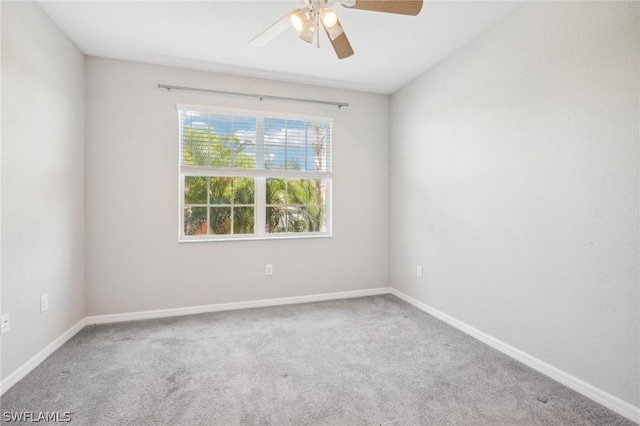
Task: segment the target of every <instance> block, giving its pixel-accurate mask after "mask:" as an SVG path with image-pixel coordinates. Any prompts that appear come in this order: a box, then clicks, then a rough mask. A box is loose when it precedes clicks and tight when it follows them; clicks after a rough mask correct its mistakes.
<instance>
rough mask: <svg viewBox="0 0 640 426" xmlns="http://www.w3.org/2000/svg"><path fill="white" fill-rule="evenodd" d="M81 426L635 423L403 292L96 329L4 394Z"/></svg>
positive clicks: (7, 405) (11, 404)
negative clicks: (64, 414) (408, 298)
mask: <svg viewBox="0 0 640 426" xmlns="http://www.w3.org/2000/svg"><path fill="white" fill-rule="evenodd" d="M2 411H3V412H7V411H14V412H15V411H33V412H36V413H37V412H41V411H42V412H44V411H49V412H51V411H60V412H64V411H69V412H71V413H72V414H71V419H72V422H71V424H72V425H225V426H226V425H237V424H260V425H309V424H313V425H316V424H318V425H488V424H491V425H496V424H498V425H539V424H543V425H561V424H563V425H632V424H633V423H631V422H629V421H627V420H625V419H624V418H622V417H620V416H618V415H616V414H615V413H613V412H612V411H610V410H608V409H606V408H604V407H602V406H600V405H598V404H596V403H595V402H593V401H591V400H589V399H587V398H585V397H583V396H581V395H579V394H577V393H576V392H573V391H572V390H569V389H568V388H566V387H564V386H562V385H560V384H558V383H556V382H554V381H553V380H551V379H549V378H547V377H545V376H542V375H541V374H538V373H537V372H535V371H533V370H531V369H530V368H528V367H526V366H525V365H523V364H521V363H519V362H517V361H514V360H512V359H511V358H509V357H507V356H506V355H503V354H501V353H499V352H497V351H496V350H494V349H492V348H490V347H488V346H486V345H484V344H483V343H480V342H478V341H477V340H475V339H473V338H471V337H469V336H467V335H465V334H463V333H462V332H460V331H458V330H456V329H454V328H452V327H450V326H448V325H447V324H445V323H443V322H441V321H439V320H437V319H435V318H433V317H432V316H429V315H427V314H425V313H424V312H422V311H419V310H418V309H416V308H414V307H412V306H410V305H408V304H406V303H404V302H403V301H401V300H399V299H397V298H396V297H394V296H390V295H385V296H375V297H365V298H359V299H349V300H338V301H330V302H320V303H308V304H303V305H288V306H281V307H272V308H261V309H247V310H239V311H228V312H219V313H211V314H201V315H192V316H184V317H175V318H168V319H156V320H146V321H136V322H129V323H119V324H110V325H100V326H89V327H86V328H85V329H84V330H82V331H81V332H80V333H78V334H77V335H76V336H75V337H74V338H73V339H71V340H70V341H69V342H67V343H66V344H65V345H64V346H63V347H62V348H60V349H59V350H58V351H57V352H55V353H54V354H53V355H51V356H50V357H49V358H48V359H47V360H46V361H45V362H43V363H42V364H41V365H40V366H39V367H38V368H37V369H35V370H34V371H33V372H32V373H31V374H29V375H28V376H27V377H25V378H24V379H23V380H22V381H21V382H20V383H18V384H16V385H15V386H14V387H13V388H12V389H10V390H9V391H8V392H7V393H6V394H5V395H4V397H3V398H2Z"/></svg>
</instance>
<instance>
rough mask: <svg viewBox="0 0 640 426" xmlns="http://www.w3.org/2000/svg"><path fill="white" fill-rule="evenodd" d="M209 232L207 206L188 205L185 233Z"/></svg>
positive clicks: (198, 233) (203, 233)
mask: <svg viewBox="0 0 640 426" xmlns="http://www.w3.org/2000/svg"><path fill="white" fill-rule="evenodd" d="M206 234H207V208H206V207H187V208H186V209H184V235H206Z"/></svg>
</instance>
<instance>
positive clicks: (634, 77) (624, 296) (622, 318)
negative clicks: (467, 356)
mask: <svg viewBox="0 0 640 426" xmlns="http://www.w3.org/2000/svg"><path fill="white" fill-rule="evenodd" d="M638 8H639V4H638V3H623V2H610V3H608V4H607V3H595V2H594V3H591V2H575V3H572V2H567V3H537V4H529V5H526V6H524V7H523V8H521V9H519V10H518V11H516V12H515V13H514V14H513V15H511V16H510V17H509V18H507V19H506V20H505V21H503V22H501V23H499V24H498V25H497V26H495V27H494V28H492V29H491V30H489V31H488V32H486V33H485V34H483V35H482V36H480V37H479V38H477V39H476V40H475V41H474V42H472V43H471V44H469V45H467V46H466V47H464V48H463V49H461V50H460V51H458V52H457V53H455V54H454V55H452V56H451V57H449V58H448V59H447V60H445V61H444V62H443V63H441V64H439V65H438V66H436V67H435V68H433V69H431V70H430V71H428V72H426V73H425V74H423V75H422V76H420V77H419V78H417V79H416V80H415V81H413V82H412V83H410V84H409V85H407V86H406V87H404V88H403V89H402V90H400V91H399V92H398V93H396V94H394V96H393V98H392V119H391V128H392V131H391V158H392V160H391V176H392V178H391V185H392V190H391V194H392V195H391V206H392V213H391V235H392V246H391V253H392V256H391V259H392V260H391V265H392V266H391V283H392V285H393V286H394V287H396V288H397V289H399V290H400V291H402V292H404V293H406V294H408V295H410V296H412V297H414V298H416V299H418V300H420V301H422V302H424V303H426V304H428V305H430V306H432V307H434V308H436V309H439V310H441V311H443V312H445V313H447V314H449V315H451V316H453V317H455V318H457V319H459V320H461V321H463V322H465V323H467V324H469V325H471V326H473V327H475V328H477V329H479V330H481V331H484V332H485V333H488V334H489V335H491V336H493V337H495V338H497V339H499V340H502V341H503V342H506V343H508V344H510V345H512V346H514V347H516V348H518V349H520V350H523V351H525V352H526V353H528V354H531V355H533V356H534V357H537V358H539V359H541V360H542V361H545V362H547V363H549V364H551V365H553V366H555V367H557V368H560V369H562V370H564V371H566V372H568V373H570V374H572V375H574V376H576V377H578V378H580V379H582V380H584V381H586V382H588V383H590V384H592V385H595V386H597V387H599V388H601V389H603V390H605V391H607V392H609V393H611V394H613V395H615V396H618V397H619V398H621V399H623V400H625V401H628V402H630V403H632V404H634V405H635V406H638V405H640V395H639V393H638V392H639V381H638V374H639V363H640V352H639V350H638V346H639V337H640V333H639V328H638V325H639V318H638V315H639V314H638V313H639V310H640V309H639V292H638V290H639V282H640V279H639V275H638V274H639V265H638V252H639V246H638V241H639V239H638V223H639V217H638V208H639V203H638V190H639V186H638V183H639V176H638V154H639V143H638V135H639V128H638V117H639V113H640V110H639V102H638V87H639V83H640V81H639V77H640V69H639V59H640V58H639V50H640V40H639V28H638V22H639V20H638ZM416 265H422V266H423V267H424V278H422V279H420V278H417V277H416Z"/></svg>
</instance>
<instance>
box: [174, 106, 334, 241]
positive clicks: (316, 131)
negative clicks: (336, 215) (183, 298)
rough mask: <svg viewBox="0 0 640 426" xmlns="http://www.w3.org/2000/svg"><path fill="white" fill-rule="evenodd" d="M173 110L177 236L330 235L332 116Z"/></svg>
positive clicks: (191, 108)
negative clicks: (177, 131)
mask: <svg viewBox="0 0 640 426" xmlns="http://www.w3.org/2000/svg"><path fill="white" fill-rule="evenodd" d="M178 110H179V117H180V176H179V177H180V211H181V215H180V216H181V219H180V240H181V241H203V240H229V239H262V238H283V237H292V236H295V237H305V236H306V237H311V236H329V235H331V226H330V224H331V209H330V205H331V123H332V122H331V119H328V118H317V117H302V116H284V115H278V114H271V113H269V114H264V113H258V112H248V111H242V112H236V111H226V110H211V109H210V108H208V107H194V106H184V105H178Z"/></svg>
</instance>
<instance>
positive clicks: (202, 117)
mask: <svg viewBox="0 0 640 426" xmlns="http://www.w3.org/2000/svg"><path fill="white" fill-rule="evenodd" d="M180 150H181V152H180V161H181V165H182V166H183V168H188V169H193V168H202V169H212V168H213V169H219V170H220V169H228V170H245V171H248V170H256V169H268V170H272V171H284V172H297V173H300V172H307V173H313V174H316V173H328V172H331V124H329V123H326V122H314V121H305V120H294V119H282V118H269V117H265V118H263V117H252V116H241V115H225V114H216V113H211V112H200V111H190V110H181V111H180Z"/></svg>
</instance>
